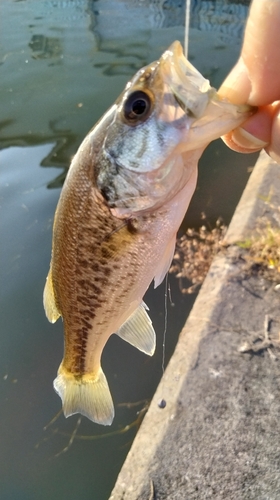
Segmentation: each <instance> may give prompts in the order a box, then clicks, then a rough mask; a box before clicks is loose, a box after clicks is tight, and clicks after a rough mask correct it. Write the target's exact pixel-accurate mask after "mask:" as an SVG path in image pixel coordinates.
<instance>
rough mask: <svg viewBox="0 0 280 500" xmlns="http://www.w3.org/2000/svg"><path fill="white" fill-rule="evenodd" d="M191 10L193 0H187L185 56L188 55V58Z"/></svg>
mask: <svg viewBox="0 0 280 500" xmlns="http://www.w3.org/2000/svg"><path fill="white" fill-rule="evenodd" d="M190 11H191V0H186V17H185V56H186V58H188V45H189V27H190Z"/></svg>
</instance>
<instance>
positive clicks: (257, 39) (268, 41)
mask: <svg viewBox="0 0 280 500" xmlns="http://www.w3.org/2000/svg"><path fill="white" fill-rule="evenodd" d="M219 94H221V95H223V96H225V97H227V98H228V99H229V100H231V101H232V102H234V103H236V104H241V103H242V104H243V103H248V104H251V105H253V106H263V105H266V104H270V103H272V102H273V101H276V100H279V98H280V1H279V0H255V1H253V3H252V6H251V9H250V14H249V18H248V22H247V26H246V30H245V36H244V42H243V47H242V51H241V57H240V59H239V61H238V63H237V64H236V66H235V67H234V68H233V70H232V71H231V73H230V74H229V76H228V77H227V78H226V80H225V81H224V83H223V85H222V87H221V89H220V90H219Z"/></svg>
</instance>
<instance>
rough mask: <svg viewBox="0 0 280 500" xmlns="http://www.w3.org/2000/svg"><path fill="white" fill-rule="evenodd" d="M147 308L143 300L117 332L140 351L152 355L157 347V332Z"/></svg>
mask: <svg viewBox="0 0 280 500" xmlns="http://www.w3.org/2000/svg"><path fill="white" fill-rule="evenodd" d="M146 309H148V307H147V306H146V304H145V303H144V302H142V303H141V304H140V305H139V306H138V307H137V309H136V311H134V312H133V313H132V314H131V316H129V318H128V319H127V320H126V321H125V322H124V324H123V325H122V326H121V327H120V328H119V330H118V331H117V332H116V333H117V335H119V337H121V338H122V339H123V340H125V341H126V342H129V343H130V344H131V345H133V346H134V347H136V348H137V349H139V351H142V352H144V353H145V354H148V355H149V356H152V355H153V354H154V352H155V348H156V334H155V331H154V329H153V325H152V322H151V320H150V318H149V316H148V314H147V312H146Z"/></svg>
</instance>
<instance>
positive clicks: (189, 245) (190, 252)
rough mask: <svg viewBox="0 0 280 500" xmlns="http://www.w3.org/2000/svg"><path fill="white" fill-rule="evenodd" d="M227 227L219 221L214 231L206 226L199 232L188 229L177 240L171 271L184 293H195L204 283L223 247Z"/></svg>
mask: <svg viewBox="0 0 280 500" xmlns="http://www.w3.org/2000/svg"><path fill="white" fill-rule="evenodd" d="M226 229H227V227H226V226H225V225H224V224H223V223H222V220H221V219H218V221H217V222H216V226H215V227H214V228H213V229H208V228H207V227H206V225H203V226H201V227H200V228H199V229H198V230H197V231H196V230H195V229H188V230H187V231H186V233H185V234H184V235H183V236H181V238H178V239H177V242H176V250H175V255H174V259H173V263H172V266H171V268H170V270H169V272H170V273H174V274H175V275H176V278H178V279H179V286H180V289H181V292H182V293H194V292H196V291H197V289H198V287H199V286H200V285H201V284H202V283H203V281H204V279H205V277H206V274H207V273H208V270H209V267H210V265H211V263H212V260H213V258H214V256H215V255H216V254H217V253H218V251H219V250H220V248H221V246H222V241H223V238H224V235H225V232H226Z"/></svg>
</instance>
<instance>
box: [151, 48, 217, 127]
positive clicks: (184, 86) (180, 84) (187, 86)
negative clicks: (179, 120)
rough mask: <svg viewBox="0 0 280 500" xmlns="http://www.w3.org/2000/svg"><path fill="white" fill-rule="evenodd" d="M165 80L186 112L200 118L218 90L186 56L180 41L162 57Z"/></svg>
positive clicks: (161, 64)
mask: <svg viewBox="0 0 280 500" xmlns="http://www.w3.org/2000/svg"><path fill="white" fill-rule="evenodd" d="M160 66H161V70H162V72H163V75H164V80H165V82H166V83H167V85H168V86H169V88H170V90H171V91H172V93H173V95H174V97H175V99H176V100H177V102H178V103H179V104H180V106H181V107H182V109H183V110H184V111H185V113H186V114H187V115H188V116H190V117H192V118H194V119H199V118H200V117H201V116H203V114H204V111H205V109H206V108H207V106H208V104H209V102H210V100H211V99H212V98H213V97H214V95H215V93H216V90H215V89H214V88H213V87H211V85H210V82H209V80H206V79H205V78H204V77H203V76H202V75H201V73H199V71H197V69H196V68H195V67H194V66H193V65H192V64H191V63H190V62H189V61H188V60H187V59H186V58H185V56H184V53H183V48H182V45H181V44H180V42H178V41H175V42H173V43H172V45H170V47H169V48H168V49H167V50H166V51H165V52H164V54H163V55H162V56H161V58H160Z"/></svg>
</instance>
